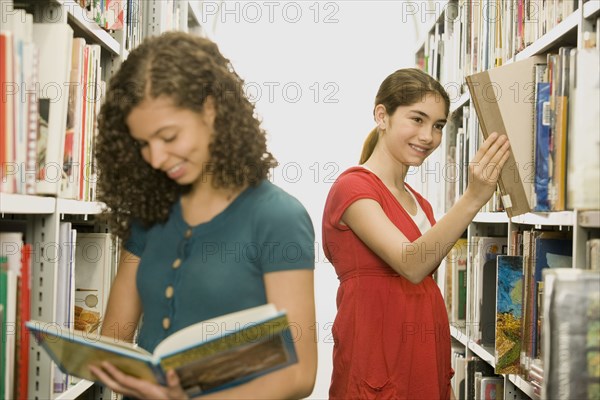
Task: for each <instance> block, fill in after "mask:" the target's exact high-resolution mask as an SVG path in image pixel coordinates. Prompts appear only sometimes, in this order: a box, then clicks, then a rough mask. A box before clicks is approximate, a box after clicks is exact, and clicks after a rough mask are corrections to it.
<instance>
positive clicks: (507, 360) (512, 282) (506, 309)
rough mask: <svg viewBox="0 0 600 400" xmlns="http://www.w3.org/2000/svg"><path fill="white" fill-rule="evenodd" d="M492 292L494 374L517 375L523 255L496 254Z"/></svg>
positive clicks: (518, 366) (521, 309) (518, 370)
mask: <svg viewBox="0 0 600 400" xmlns="http://www.w3.org/2000/svg"><path fill="white" fill-rule="evenodd" d="M497 260H498V270H497V281H496V285H497V289H496V344H495V358H496V366H495V372H496V373H497V374H519V373H520V372H521V370H520V369H521V364H520V357H521V323H522V311H523V256H504V255H500V256H498V258H497Z"/></svg>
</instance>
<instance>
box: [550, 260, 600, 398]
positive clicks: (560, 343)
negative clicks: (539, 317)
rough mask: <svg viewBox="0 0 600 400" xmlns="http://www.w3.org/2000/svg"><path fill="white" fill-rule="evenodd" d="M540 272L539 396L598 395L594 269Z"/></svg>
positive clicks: (599, 302)
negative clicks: (541, 351)
mask: <svg viewBox="0 0 600 400" xmlns="http://www.w3.org/2000/svg"><path fill="white" fill-rule="evenodd" d="M543 275H544V311H543V312H544V318H543V320H544V335H543V336H542V340H543V342H544V343H543V357H542V359H543V363H544V367H543V378H542V379H543V382H542V396H541V397H542V398H543V399H597V398H598V396H599V395H600V369H599V368H598V360H599V359H600V346H599V340H600V291H598V287H600V272H599V271H588V270H582V269H575V268H548V269H545V270H544V272H543Z"/></svg>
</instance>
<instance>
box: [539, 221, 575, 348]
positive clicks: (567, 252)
mask: <svg viewBox="0 0 600 400" xmlns="http://www.w3.org/2000/svg"><path fill="white" fill-rule="evenodd" d="M534 237H535V239H534V245H533V252H532V256H533V258H534V259H533V271H532V272H533V274H534V275H533V282H532V284H533V285H534V287H535V290H534V292H533V293H532V305H533V319H532V324H533V326H532V327H533V331H532V335H531V340H532V350H533V351H532V354H531V355H532V358H539V354H538V352H537V350H536V349H538V348H539V344H538V340H539V332H538V331H539V325H540V322H539V319H540V315H539V311H538V309H539V304H538V301H537V298H538V292H539V283H540V282H542V271H543V270H544V269H546V268H572V264H573V240H572V239H571V237H569V236H568V235H567V234H565V233H563V232H541V231H539V232H536V233H535V234H534Z"/></svg>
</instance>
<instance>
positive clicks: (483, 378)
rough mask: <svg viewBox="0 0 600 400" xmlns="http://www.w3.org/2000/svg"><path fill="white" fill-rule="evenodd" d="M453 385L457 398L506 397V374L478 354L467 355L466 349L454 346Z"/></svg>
mask: <svg viewBox="0 0 600 400" xmlns="http://www.w3.org/2000/svg"><path fill="white" fill-rule="evenodd" d="M452 369H454V376H453V377H452V381H451V384H452V387H453V389H454V395H455V397H456V399H457V400H496V399H503V398H504V376H502V375H498V374H496V373H494V368H493V367H492V366H491V365H489V364H488V363H487V362H485V361H484V360H482V359H480V358H479V357H477V356H470V357H466V356H465V352H464V349H462V348H460V347H453V348H452Z"/></svg>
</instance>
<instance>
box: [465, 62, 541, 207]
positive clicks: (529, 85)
mask: <svg viewBox="0 0 600 400" xmlns="http://www.w3.org/2000/svg"><path fill="white" fill-rule="evenodd" d="M543 62H545V57H542V56H534V57H531V58H528V59H526V60H523V61H518V62H514V63H512V64H508V65H504V66H502V67H498V68H493V69H490V70H488V71H484V72H480V73H477V74H474V75H470V76H467V77H466V80H467V85H468V87H469V91H470V93H471V101H472V103H473V105H474V106H475V111H476V113H477V118H478V120H479V124H480V126H481V130H482V133H483V136H484V138H486V139H487V138H488V137H489V136H490V134H492V132H497V133H498V134H500V135H507V136H508V138H509V140H510V143H511V152H510V155H509V158H508V160H507V162H506V164H505V165H504V167H503V168H502V171H501V173H500V179H499V182H498V183H499V186H500V190H501V192H502V203H503V205H504V208H505V209H506V212H507V214H508V216H509V217H513V216H516V215H521V214H525V213H528V212H530V211H531V208H532V205H533V200H534V199H533V196H532V193H534V188H533V185H534V175H535V169H534V163H533V159H534V156H533V152H534V147H533V146H534V145H533V143H534V140H533V120H534V115H535V114H534V108H535V104H534V100H533V94H534V86H535V84H534V82H535V78H534V66H535V64H540V63H543Z"/></svg>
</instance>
